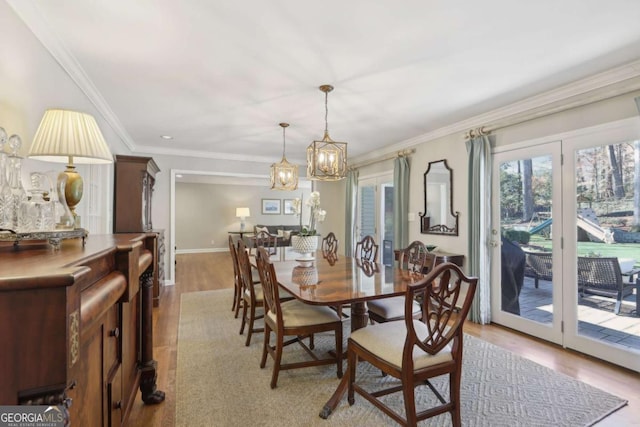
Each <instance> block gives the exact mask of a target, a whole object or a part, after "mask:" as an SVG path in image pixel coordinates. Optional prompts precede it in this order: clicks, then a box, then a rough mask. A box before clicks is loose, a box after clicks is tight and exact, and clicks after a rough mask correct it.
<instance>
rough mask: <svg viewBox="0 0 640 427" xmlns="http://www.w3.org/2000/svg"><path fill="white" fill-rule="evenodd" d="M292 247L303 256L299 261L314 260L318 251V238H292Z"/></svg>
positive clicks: (298, 236)
mask: <svg viewBox="0 0 640 427" xmlns="http://www.w3.org/2000/svg"><path fill="white" fill-rule="evenodd" d="M291 246H293V250H294V251H296V252H298V253H299V254H300V255H301V256H300V258H296V260H298V261H309V260H313V259H314V254H315V252H316V250H317V249H318V236H300V235H294V236H291Z"/></svg>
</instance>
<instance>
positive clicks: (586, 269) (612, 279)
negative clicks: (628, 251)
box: [578, 257, 640, 315]
mask: <svg viewBox="0 0 640 427" xmlns="http://www.w3.org/2000/svg"><path fill="white" fill-rule="evenodd" d="M634 288H635V290H636V315H640V311H639V310H638V309H639V308H640V279H637V280H636V281H635V283H634V282H625V281H624V280H623V277H622V272H621V271H620V263H619V262H618V258H616V257H611V258H608V257H607V258H604V257H603V258H600V257H578V292H579V293H580V296H584V295H585V294H592V295H600V296H604V297H609V298H615V299H616V305H615V309H614V311H613V312H614V313H615V314H616V315H617V314H620V307H621V305H622V299H623V298H624V297H626V296H629V295H631V294H632V293H633V289H634Z"/></svg>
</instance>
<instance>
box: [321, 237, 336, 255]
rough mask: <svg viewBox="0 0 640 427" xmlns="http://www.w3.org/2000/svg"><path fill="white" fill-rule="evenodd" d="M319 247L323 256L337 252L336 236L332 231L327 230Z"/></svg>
mask: <svg viewBox="0 0 640 427" xmlns="http://www.w3.org/2000/svg"><path fill="white" fill-rule="evenodd" d="M321 249H322V255H323V256H324V257H325V258H326V257H328V256H331V255H337V254H338V239H337V238H336V235H335V234H334V233H333V231H331V232H329V234H327V235H326V237H324V238H323V239H322V245H321Z"/></svg>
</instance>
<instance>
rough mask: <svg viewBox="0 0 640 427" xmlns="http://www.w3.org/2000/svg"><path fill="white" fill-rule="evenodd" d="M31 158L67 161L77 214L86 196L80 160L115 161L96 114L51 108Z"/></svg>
mask: <svg viewBox="0 0 640 427" xmlns="http://www.w3.org/2000/svg"><path fill="white" fill-rule="evenodd" d="M28 157H29V158H32V159H36V160H43V161H48V162H57V163H64V162H67V169H66V170H65V171H64V172H62V173H64V174H66V175H67V185H66V187H65V192H64V194H65V200H66V202H67V205H68V206H69V209H70V210H71V212H72V213H73V217H74V218H77V214H76V212H75V207H76V205H77V204H78V203H79V202H80V200H81V199H82V192H83V182H82V177H81V176H80V174H79V173H78V172H77V171H76V167H75V166H74V163H77V164H106V163H112V162H113V157H112V155H111V151H110V150H109V147H108V145H107V143H106V141H105V140H104V137H103V136H102V133H101V132H100V128H98V124H97V123H96V120H95V119H94V118H93V116H91V115H89V114H85V113H80V112H77V111H70V110H61V109H49V110H46V111H45V112H44V116H43V117H42V121H41V122H40V126H39V127H38V130H37V131H36V135H35V136H34V138H33V143H32V144H31V148H30V149H29V154H28Z"/></svg>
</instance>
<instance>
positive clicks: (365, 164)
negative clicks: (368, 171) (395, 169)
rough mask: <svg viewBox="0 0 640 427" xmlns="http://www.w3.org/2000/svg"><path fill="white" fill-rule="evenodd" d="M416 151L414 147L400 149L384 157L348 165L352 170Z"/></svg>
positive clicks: (407, 155) (406, 155)
mask: <svg viewBox="0 0 640 427" xmlns="http://www.w3.org/2000/svg"><path fill="white" fill-rule="evenodd" d="M415 152H416V149H415V148H408V149H406V150H400V151H398V152H396V153H394V154H389V155H387V156H385V157H380V158H378V159H374V160H370V161H368V162H363V163H356V164H355V165H353V166H349V169H350V170H354V169H359V168H362V167H365V166H370V165H374V164H376V163H380V162H384V161H385V160H393V159H395V158H398V157H409V156H410V155H412V154H413V153H415Z"/></svg>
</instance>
